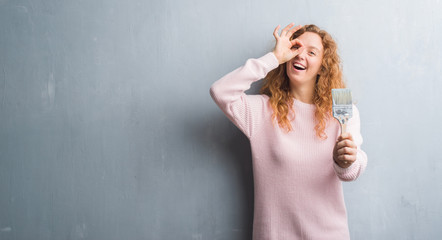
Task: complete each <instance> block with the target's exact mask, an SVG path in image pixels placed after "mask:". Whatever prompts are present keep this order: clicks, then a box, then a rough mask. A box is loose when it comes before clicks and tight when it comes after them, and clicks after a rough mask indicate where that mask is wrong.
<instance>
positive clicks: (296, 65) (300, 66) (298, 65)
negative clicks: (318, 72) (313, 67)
mask: <svg viewBox="0 0 442 240" xmlns="http://www.w3.org/2000/svg"><path fill="white" fill-rule="evenodd" d="M294 66H295V67H298V68H301V69H302V70H305V67H304V66H302V65H301V64H298V63H295V64H294Z"/></svg>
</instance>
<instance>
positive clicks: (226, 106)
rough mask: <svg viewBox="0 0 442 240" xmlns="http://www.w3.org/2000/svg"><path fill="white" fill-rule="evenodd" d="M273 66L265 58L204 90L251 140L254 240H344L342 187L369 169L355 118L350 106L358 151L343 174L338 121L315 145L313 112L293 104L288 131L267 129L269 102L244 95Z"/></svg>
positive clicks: (273, 60)
mask: <svg viewBox="0 0 442 240" xmlns="http://www.w3.org/2000/svg"><path fill="white" fill-rule="evenodd" d="M277 66H278V61H277V59H276V57H275V55H274V54H273V53H271V52H270V53H268V54H266V55H264V56H263V57H261V58H258V59H249V60H247V62H246V64H245V65H244V66H242V67H240V68H238V69H236V70H234V71H233V72H231V73H229V74H227V75H225V76H224V77H222V78H221V79H219V80H218V81H216V82H215V83H214V84H213V85H212V87H211V88H210V95H211V96H212V98H213V100H214V101H215V102H216V104H217V105H218V106H219V107H220V108H221V110H222V111H223V112H224V113H225V114H226V116H227V117H228V118H229V119H230V120H231V121H232V122H233V123H234V124H235V125H236V126H237V127H238V128H239V129H240V130H241V131H242V132H243V133H244V134H245V135H246V136H247V137H248V138H249V140H250V145H251V149H252V162H253V176H254V186H255V188H254V189H255V205H254V219H253V239H254V240H293V239H303V240H307V239H313V240H317V239H320V240H324V239H333V240H345V239H350V234H349V230H348V222H347V212H346V207H345V202H344V196H343V191H342V183H341V181H353V180H356V178H358V176H359V175H361V173H362V172H363V171H364V169H365V167H366V165H367V155H366V154H365V153H364V152H363V151H362V150H361V149H360V146H361V144H362V136H361V134H360V120H359V112H358V110H357V108H356V107H355V106H353V118H351V120H350V121H349V123H348V127H347V130H348V131H349V132H350V133H351V134H352V135H353V139H354V141H355V143H356V144H357V146H358V153H357V160H356V162H354V163H353V165H351V166H350V167H349V168H347V169H344V168H341V167H339V166H338V165H337V164H336V163H334V161H333V157H332V151H333V147H334V144H335V142H336V139H337V138H338V136H339V135H340V126H339V123H338V122H337V121H336V120H334V119H332V120H331V121H329V123H328V125H327V128H326V130H325V133H326V134H327V136H328V138H327V139H326V140H320V139H318V138H317V137H316V132H315V130H314V127H315V122H314V110H315V106H314V105H313V104H307V103H303V102H300V101H298V100H296V99H295V100H294V103H293V106H292V107H293V109H294V111H295V119H294V120H293V121H292V127H293V131H291V132H289V133H286V132H285V130H282V129H281V128H279V126H278V125H276V126H273V124H272V120H271V116H272V112H273V110H272V108H271V106H270V104H269V97H268V96H266V95H246V94H245V93H244V91H245V90H247V89H249V88H250V85H251V84H252V83H253V82H255V81H258V80H260V79H262V78H264V77H265V76H266V75H267V73H268V72H269V71H271V70H272V69H274V68H276V67H277ZM340 180H341V181H340Z"/></svg>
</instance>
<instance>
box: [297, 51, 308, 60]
mask: <svg viewBox="0 0 442 240" xmlns="http://www.w3.org/2000/svg"><path fill="white" fill-rule="evenodd" d="M305 53H306V50H305V49H301V52H300V53H299V54H298V55H296V58H299V59H302V60H303V59H304V58H305Z"/></svg>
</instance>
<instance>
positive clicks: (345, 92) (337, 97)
mask: <svg viewBox="0 0 442 240" xmlns="http://www.w3.org/2000/svg"><path fill="white" fill-rule="evenodd" d="M332 98H333V105H349V104H352V103H353V102H352V98H351V91H350V89H347V88H343V89H332Z"/></svg>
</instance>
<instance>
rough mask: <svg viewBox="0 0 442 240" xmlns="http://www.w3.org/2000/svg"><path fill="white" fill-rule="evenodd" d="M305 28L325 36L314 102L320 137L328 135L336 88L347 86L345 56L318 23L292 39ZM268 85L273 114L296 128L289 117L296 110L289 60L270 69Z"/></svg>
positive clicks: (285, 125) (281, 123)
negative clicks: (333, 91)
mask: <svg viewBox="0 0 442 240" xmlns="http://www.w3.org/2000/svg"><path fill="white" fill-rule="evenodd" d="M305 32H312V33H316V34H318V35H319V36H320V37H321V40H322V45H323V47H324V55H323V58H322V63H321V74H320V75H318V76H317V79H316V84H315V89H314V94H313V99H312V100H313V104H314V105H315V106H316V110H315V119H316V126H315V131H316V135H317V136H318V137H319V138H320V139H326V138H327V135H326V134H325V127H326V124H327V121H328V120H329V119H330V117H331V115H332V98H331V90H332V88H345V83H344V81H343V79H342V67H341V60H340V58H339V55H338V52H337V50H338V47H337V44H336V42H335V41H334V40H333V38H332V37H331V35H330V34H328V33H327V32H326V31H324V30H321V29H320V28H319V27H317V26H316V25H313V24H310V25H305V26H303V27H302V28H301V29H299V30H298V31H296V32H295V33H294V34H293V35H292V36H291V38H290V39H291V40H292V39H295V38H297V37H299V36H301V35H302V34H303V33H305ZM264 81H265V82H264V85H263V86H262V88H261V93H262V94H265V95H267V96H269V98H270V100H269V101H270V104H271V106H272V108H273V115H272V118H273V120H275V121H276V122H277V123H278V125H279V126H280V127H281V128H282V129H285V130H286V131H287V132H290V131H292V130H293V128H292V125H291V123H290V121H291V120H289V114H293V117H294V114H295V112H294V110H293V109H292V112H290V110H291V108H290V106H291V105H292V104H293V96H292V94H291V91H290V79H289V78H288V76H287V73H286V64H285V63H283V64H280V65H279V66H278V67H277V68H276V69H274V70H272V71H270V72H269V73H268V74H267V76H266V77H265V78H264Z"/></svg>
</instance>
